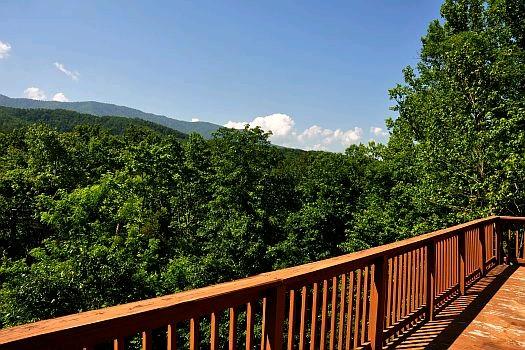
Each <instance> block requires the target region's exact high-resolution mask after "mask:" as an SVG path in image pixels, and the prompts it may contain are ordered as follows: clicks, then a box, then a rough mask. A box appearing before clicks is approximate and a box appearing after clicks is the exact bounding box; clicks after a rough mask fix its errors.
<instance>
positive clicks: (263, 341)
mask: <svg viewBox="0 0 525 350" xmlns="http://www.w3.org/2000/svg"><path fill="white" fill-rule="evenodd" d="M266 304H267V303H266V297H264V298H263V299H262V320H261V350H266V336H265V334H266V318H267V312H266Z"/></svg>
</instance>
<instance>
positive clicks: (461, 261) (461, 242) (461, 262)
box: [458, 232, 466, 295]
mask: <svg viewBox="0 0 525 350" xmlns="http://www.w3.org/2000/svg"><path fill="white" fill-rule="evenodd" d="M465 235H466V232H459V234H458V250H459V258H458V272H459V276H458V279H459V293H460V294H461V295H465V266H466V265H465V263H466V260H465V259H466V251H465V249H466V247H465Z"/></svg>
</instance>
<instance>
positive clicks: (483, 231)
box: [479, 225, 487, 276]
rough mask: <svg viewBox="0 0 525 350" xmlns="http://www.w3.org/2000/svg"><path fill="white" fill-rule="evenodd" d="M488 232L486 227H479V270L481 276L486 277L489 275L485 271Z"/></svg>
mask: <svg viewBox="0 0 525 350" xmlns="http://www.w3.org/2000/svg"><path fill="white" fill-rule="evenodd" d="M486 231H487V227H486V226H485V225H481V226H480V227H479V245H480V262H479V270H480V271H481V276H485V275H486V274H487V271H486V269H485V262H486V261H487V251H486V248H487V247H486Z"/></svg>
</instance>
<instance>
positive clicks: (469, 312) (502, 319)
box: [387, 265, 525, 350]
mask: <svg viewBox="0 0 525 350" xmlns="http://www.w3.org/2000/svg"><path fill="white" fill-rule="evenodd" d="M524 282H525V267H517V266H508V265H499V266H496V267H494V268H493V269H492V270H491V271H489V272H488V273H487V275H486V276H485V277H483V278H481V279H480V280H478V281H477V282H476V283H474V284H473V285H472V286H470V288H468V289H467V291H466V293H465V295H463V296H457V297H455V298H453V299H452V300H450V301H448V302H447V303H446V304H445V305H443V306H442V307H441V308H440V309H439V310H438V312H437V313H436V318H435V320H433V321H430V322H423V323H421V324H419V325H417V326H415V327H414V328H412V329H411V330H410V331H408V332H407V333H405V334H403V335H402V336H400V337H398V338H397V339H394V340H393V341H391V342H390V343H389V344H388V346H387V349H448V348H451V349H461V350H466V349H498V350H499V349H505V350H506V349H525V289H524V288H523V286H524Z"/></svg>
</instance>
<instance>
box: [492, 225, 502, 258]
mask: <svg viewBox="0 0 525 350" xmlns="http://www.w3.org/2000/svg"><path fill="white" fill-rule="evenodd" d="M494 229H495V230H496V232H495V234H496V262H497V264H498V265H501V264H503V239H502V236H503V223H502V222H501V219H499V218H498V219H497V220H496V223H495V225H494Z"/></svg>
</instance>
